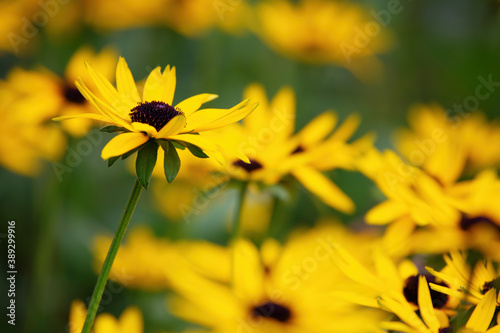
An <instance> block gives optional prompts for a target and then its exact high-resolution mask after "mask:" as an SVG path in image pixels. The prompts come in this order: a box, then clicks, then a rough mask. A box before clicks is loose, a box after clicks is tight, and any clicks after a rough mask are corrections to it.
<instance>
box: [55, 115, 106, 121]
mask: <svg viewBox="0 0 500 333" xmlns="http://www.w3.org/2000/svg"><path fill="white" fill-rule="evenodd" d="M78 118H87V119H93V120H99V121H102V122H109V118H108V117H106V116H104V115H102V114H97V113H82V114H76V115H72V116H61V117H56V118H52V120H55V121H62V120H70V119H78Z"/></svg>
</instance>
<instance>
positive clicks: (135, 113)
mask: <svg viewBox="0 0 500 333" xmlns="http://www.w3.org/2000/svg"><path fill="white" fill-rule="evenodd" d="M180 114H183V113H182V111H181V110H178V109H175V108H174V107H173V106H171V105H169V104H166V103H163V102H157V101H152V102H144V103H139V104H138V105H137V106H136V107H135V108H133V109H132V110H130V113H129V116H130V119H131V120H132V122H138V123H143V124H148V125H151V126H153V127H154V128H156V130H157V131H159V130H161V129H162V128H163V126H165V125H166V124H167V123H168V122H169V121H170V120H172V118H174V117H175V116H178V115H180Z"/></svg>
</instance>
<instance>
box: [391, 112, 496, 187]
mask: <svg viewBox="0 0 500 333" xmlns="http://www.w3.org/2000/svg"><path fill="white" fill-rule="evenodd" d="M408 120H409V125H410V128H409V129H400V130H398V131H397V132H396V135H395V145H396V148H397V149H398V151H400V152H401V154H402V155H403V156H404V157H405V158H406V159H407V160H408V161H409V162H410V163H411V164H412V165H416V166H418V167H421V168H422V169H423V170H425V171H426V172H427V173H428V174H430V175H432V176H433V177H435V178H436V179H438V180H439V181H440V182H441V183H442V184H443V185H450V184H453V183H454V182H455V181H456V180H457V179H459V178H460V177H461V176H462V175H463V174H464V173H470V172H471V171H477V170H480V169H483V168H488V167H497V166H499V165H500V148H499V147H498V145H492V144H490V142H497V141H498V140H500V126H499V125H498V122H491V121H487V120H486V117H485V116H484V115H483V114H482V113H481V112H480V111H475V112H474V113H472V114H470V113H468V112H466V113H464V114H457V115H454V116H453V117H451V116H449V114H448V112H447V111H445V110H444V108H442V107H441V106H439V105H416V106H414V107H413V108H412V109H411V110H410V112H409V114H408Z"/></svg>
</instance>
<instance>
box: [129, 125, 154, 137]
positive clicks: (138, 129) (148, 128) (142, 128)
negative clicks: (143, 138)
mask: <svg viewBox="0 0 500 333" xmlns="http://www.w3.org/2000/svg"><path fill="white" fill-rule="evenodd" d="M131 125H132V128H133V129H134V131H135V132H144V133H147V134H148V135H149V136H151V137H155V136H156V135H157V134H158V131H157V130H156V128H154V127H153V126H151V125H148V124H144V123H139V122H133V123H132V124H131Z"/></svg>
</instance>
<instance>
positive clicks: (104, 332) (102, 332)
mask: <svg viewBox="0 0 500 333" xmlns="http://www.w3.org/2000/svg"><path fill="white" fill-rule="evenodd" d="M86 315H87V309H86V308H85V304H84V303H83V302H82V301H79V300H78V301H74V302H73V303H71V309H70V314H69V327H68V328H69V333H81V332H82V328H83V323H84V322H85V316H86ZM92 332H93V333H123V332H127V333H143V332H144V324H143V319H142V314H141V311H140V310H139V309H137V308H136V307H129V308H127V309H125V311H123V313H122V315H121V316H120V318H118V319H117V318H115V317H113V316H112V315H110V314H108V313H103V314H100V315H98V316H97V318H96V320H95V324H94V328H93V330H92Z"/></svg>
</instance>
